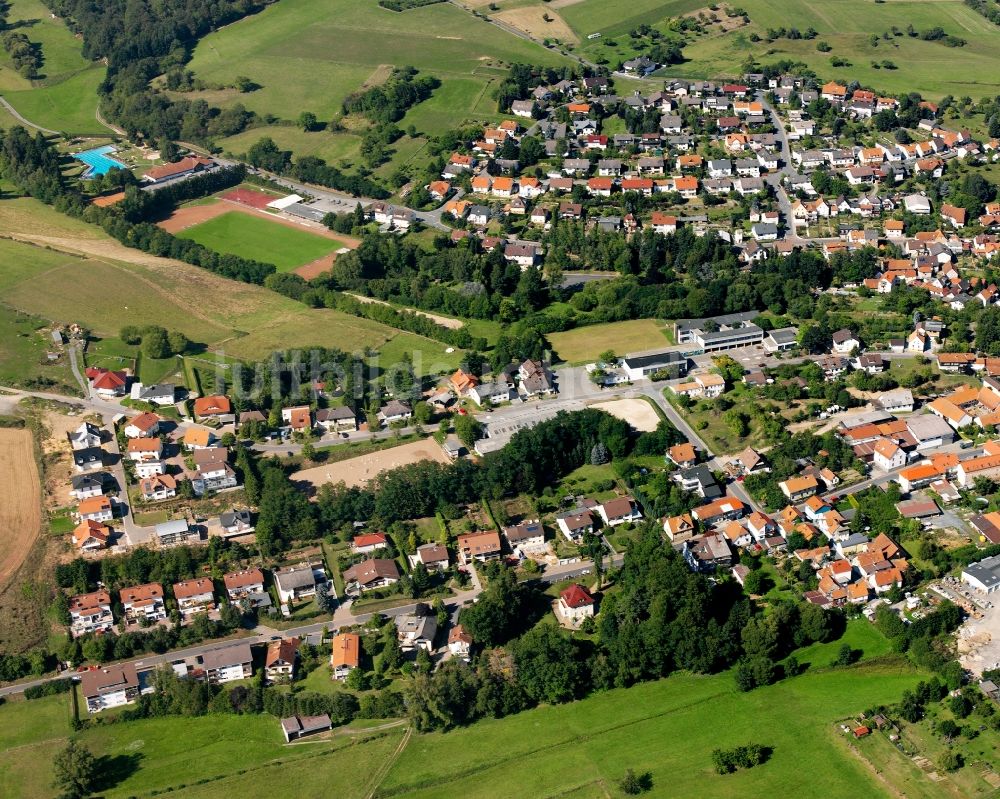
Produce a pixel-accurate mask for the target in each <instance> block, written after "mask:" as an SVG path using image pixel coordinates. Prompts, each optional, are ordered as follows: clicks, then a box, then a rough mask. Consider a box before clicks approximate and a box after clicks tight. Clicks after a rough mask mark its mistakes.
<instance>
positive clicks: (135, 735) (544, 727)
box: [0, 622, 990, 799]
mask: <svg viewBox="0 0 1000 799" xmlns="http://www.w3.org/2000/svg"><path fill="white" fill-rule="evenodd" d="M863 628H864V629H863ZM845 641H846V642H849V643H851V645H852V646H854V647H855V648H859V649H863V650H864V652H865V658H866V659H865V661H863V662H862V663H861V664H859V665H857V666H854V667H849V668H821V663H822V662H823V661H825V659H826V654H827V653H828V652H834V651H835V650H836V648H839V645H840V643H842V642H845ZM884 648H885V642H884V640H879V638H878V636H877V633H875V632H874V630H873V629H872V628H871V627H870V626H869V625H867V623H865V622H856V623H852V624H851V625H850V626H849V628H848V632H847V634H846V636H845V637H844V638H843V639H842V641H838V642H834V643H831V644H826V645H823V646H822V647H812V648H809V649H805V650H800V652H798V653H796V654H797V656H799V660H800V662H803V663H810V666H809V668H808V670H807V671H806V672H805V674H803V675H801V676H799V677H796V678H792V679H788V680H785V681H783V682H780V683H778V684H776V685H773V686H770V687H768V688H763V689H758V690H756V691H753V692H750V693H739V692H737V691H736V689H735V687H734V685H733V680H732V676H731V675H730V674H728V673H724V674H719V675H714V676H696V675H690V674H676V675H673V676H671V677H669V678H668V679H665V680H660V681H657V682H651V683H645V684H642V685H638V686H634V687H632V688H629V689H618V690H613V691H608V692H605V693H601V694H597V695H594V696H592V697H590V698H588V699H586V700H583V701H580V702H575V703H571V704H568V705H561V706H556V707H540V708H537V709H535V710H532V711H528V712H525V713H521V714H519V715H517V716H512V717H510V718H507V719H501V720H487V721H483V722H480V723H477V724H475V725H474V726H472V727H469V728H464V729H459V730H455V731H453V732H450V733H445V734H429V735H414V736H412V737H411V738H409V740H408V742H406V744H405V747H403V748H402V750H401V753H400V754H398V759H397V750H398V749H399V746H400V744H401V743H403V741H402V736H403V735H404V731H403V728H401V727H400V728H392V729H388V730H383V731H381V732H379V731H373V737H371V738H364V737H360V736H359V737H358V738H354V737H353V736H347V735H343V736H341V735H338V736H335V737H334V738H333V739H332V741H323V742H315V743H309V744H303V745H301V746H291V747H289V746H284V745H283V744H282V742H281V736H280V733H279V730H278V723H277V720H276V719H274V718H271V717H269V716H228V715H212V716H206V717H202V718H190V719H189V718H177V717H172V718H162V719H148V720H143V721H137V722H129V723H124V724H113V725H106V726H99V727H94V728H90V729H87V730H85V731H83V732H82V733H81V734H80V739H81V741H82V742H83V743H84V744H85V745H86V746H88V747H89V748H90V749H91V750H92V751H93V752H94V754H95V755H97V756H98V758H100V762H101V763H102V770H103V771H104V773H106V774H108V775H109V778H108V779H107V780H106V784H104V785H102V786H100V789H99V790H100V793H101V795H103V796H106V797H107V799H125V797H129V796H150V795H153V794H154V793H157V794H158V793H164V792H169V793H170V795H172V796H179V797H184V799H210V797H218V796H239V795H254V796H256V795H261V796H263V795H269V794H270V793H271V792H272V791H277V790H278V789H279V788H280V790H281V792H282V793H283V795H287V796H289V797H290V798H291V799H299V798H300V797H301V799H311V797H313V796H316V795H320V794H326V793H329V794H331V795H336V796H343V797H345V799H353V797H359V798H360V797H362V796H369V795H372V794H374V796H376V797H389V796H405V797H439V796H440V797H451V796H467V797H470V799H477V798H478V797H482V798H483V799H493V797H496V796H532V797H555V796H574V797H581V798H582V797H587V799H597V797H608V796H618V795H619V792H618V789H617V781H618V780H619V779H620V777H621V775H622V774H623V773H624V771H625V770H626V769H629V768H631V769H634V770H635V771H636V772H637V773H644V772H647V771H648V772H649V773H650V776H651V778H652V783H653V785H652V789H651V790H650V792H649V793H648V794H647V795H648V796H652V797H660V796H662V797H668V796H669V797H699V799H700V798H701V797H706V798H707V799H712V797H730V796H770V795H786V796H794V797H796V799H800V798H801V799H811V798H812V797H816V798H817V799H827V798H828V797H831V796H871V797H889V796H892V795H897V796H898V795H899V794H892V793H891V792H890V791H889V790H888V789H887V787H886V785H885V783H883V782H881V781H880V779H879V778H878V777H877V776H876V774H875V770H874V769H873V768H872V767H871V766H870V765H869V764H868V763H867V762H866V761H865V760H863V759H861V758H860V757H859V756H858V754H857V753H856V751H855V750H854V748H853V747H854V746H860V747H861V748H862V752H863V754H864V755H865V757H866V758H868V760H870V761H871V762H873V763H875V764H877V768H878V769H880V770H883V769H884V770H886V774H887V775H889V776H891V775H892V774H893V773H894V771H893V769H895V768H896V767H897V766H898V767H899V769H901V770H903V769H906V768H907V767H908V763H909V761H908V760H906V758H904V757H902V756H900V755H898V753H896V757H897V758H899V760H898V762H890V761H892V758H891V757H890V755H891V754H892V750H891V749H889V750H886V751H885V752H882V751H878V750H876V751H875V752H874V753H873V752H871V751H869V750H868V749H867V748H866V747H870V746H872V744H873V742H862V744H855V743H854V742H853V741H851V742H849V741H847V740H846V739H845V737H844V735H843V734H842V733H841V732H840V731H839V729H838V727H837V724H836V722H838V721H839V720H841V719H844V718H847V717H849V716H851V715H853V714H855V713H858V712H860V711H862V710H864V709H866V708H868V707H870V706H872V705H875V704H879V703H891V702H893V701H896V700H897V699H898V698H899V696H900V695H901V694H902V692H903V691H904V690H905V689H907V688H911V687H912V686H913V685H914V684H915V683H916V682H917V681H918V680H919V679H920V678H921V676H922V675H921V674H920V673H919V672H916V671H914V670H913V669H912V668H910V667H909V666H907V665H903V664H902V663H898V662H896V661H893V660H891V659H890V660H886V659H882V660H877V661H873V660H871V659H870V658H871V656H872V655H876V654H880V653H881V652H882V651H883V650H884ZM323 671H325V670H317V674H318V677H317V679H320V680H323V684H322V685H309V686H308V687H310V688H316V689H320V690H324V689H325V690H329V685H328V680H327V679H326V676H325V674H324V673H323ZM68 716H69V699H68V697H66V696H57V697H49V698H46V699H43V700H39V701H36V702H31V703H26V702H21V701H14V702H11V703H9V704H8V705H6V706H4V707H0V722H3V723H2V724H0V750H2V751H0V779H2V780H3V784H4V796H5V797H7V796H9V797H11V799H43V797H48V796H50V795H51V789H50V787H49V779H50V776H49V775H50V773H51V765H50V764H51V758H52V756H53V755H54V754H55V752H57V751H58V750H59V749H60V748H61V747H62V746H63V745H64V743H65V740H66V736H67V735H68V734H69V725H68V723H67V722H68ZM723 720H724V721H723ZM919 734H920V733H919V731H916V730H915V731H913V738H914V740H915V741H918V742H920V743H921V745H923V746H925V747H926V748H928V749H932V747H933V742H931V741H926V740H924V739H923V738H920V737H918V735H919ZM748 741H754V742H757V743H760V744H762V745H765V746H768V747H771V748H772V750H773V751H772V754H771V757H770V759H769V760H768V761H767V762H766V763H765V764H764V765H762V766H760V767H758V768H755V769H752V770H750V771H741V772H738V773H736V774H731V775H726V776H719V775H717V774H715V772H714V770H713V769H712V766H711V751H712V749H714V748H716V747H722V748H729V747H732V746H736V745H739V744H743V743H746V742H748ZM989 743H990V742H989V741H985V740H984V741H979V740H975V741H972V742H970V743H969V744H968V745H967V746H968V748H969V749H970V752H972V750H975V751H976V752H977V753H980V756H984V757H985V756H988V755H989V752H987V750H988V749H989V746H988V744H989ZM983 752H985V753H986V755H983V754H982V753H983ZM932 754H933V753H932ZM362 763H363V764H364V765H365V767H364V768H363V769H361V770H360V771H359V769H358V766H359V764H362ZM803 764H808V768H804V767H803ZM974 771H975V769H974V768H969V767H967V768H966V769H964V770H963V771H961V772H959V773H958V774H957V775H954V776H952V777H950V778H949V780H950V782H948V783H944V784H937V783H934V782H932V781H931V780H930V779H928V778H926V777H922V778H921V775H920V774H919V772H918V773H916V774H911V775H909V778H908V781H907V782H906V783H903V782H900V783H899V784H898V787H900V788H902V787H903V785H904V784H905V786H906V790H905V795H906V796H920V797H928V799H942V798H943V797H946V796H952V795H969V796H971V795H987V794H986V793H983V792H980V791H977V792H975V793H973V792H972V791H969V790H965V791H964V792H960V793H958V794H955V793H953V791H952V790H949V789H950V788H951V787H952V784H951V783H952V782H953V783H954V786H959V787H960V788H966V787H967V786H968V785H970V784H971V781H973V780H975V779H976V774H975V773H973V772H974ZM893 784H896V783H893ZM980 784H981V783H980ZM498 786H503V788H502V790H501V789H498ZM248 791H249V793H248Z"/></svg>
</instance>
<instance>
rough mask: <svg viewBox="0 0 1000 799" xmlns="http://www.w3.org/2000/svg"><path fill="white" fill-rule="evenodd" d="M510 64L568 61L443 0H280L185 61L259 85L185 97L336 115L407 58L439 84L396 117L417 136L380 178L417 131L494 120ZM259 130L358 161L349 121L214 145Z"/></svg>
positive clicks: (219, 83) (220, 79)
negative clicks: (434, 0)
mask: <svg viewBox="0 0 1000 799" xmlns="http://www.w3.org/2000/svg"><path fill="white" fill-rule="evenodd" d="M514 62H521V63H531V64H551V65H559V64H566V63H569V61H568V60H567V59H566V58H565V57H564V56H561V55H559V54H558V53H555V52H553V51H550V50H546V49H544V48H542V47H540V46H539V45H538V44H535V43H533V42H529V41H526V40H524V39H521V38H518V37H516V36H513V35H511V34H509V33H506V32H505V31H502V30H500V29H499V28H497V27H496V26H493V25H489V24H487V23H486V22H484V21H482V20H479V19H476V18H475V17H473V16H471V15H470V14H469V13H467V12H466V11H464V10H462V9H461V8H458V7H457V6H455V5H452V4H450V3H438V4H435V5H431V6H426V7H424V8H419V9H414V10H411V11H407V12H405V13H402V14H399V13H394V12H391V11H387V10H386V9H383V8H380V7H379V6H378V4H377V2H376V0H328V1H327V2H324V3H318V2H316V0H282V2H281V3H278V4H275V5H273V6H271V7H269V8H267V9H266V10H265V11H263V12H261V13H260V14H256V15H254V16H253V17H250V18H247V19H245V20H242V21H241V22H238V23H235V24H233V25H229V26H226V27H225V28H223V29H222V30H220V31H218V32H216V33H213V34H211V35H210V36H208V37H206V38H205V39H203V40H202V41H201V42H200V43H199V44H198V46H197V47H196V48H195V53H194V58H193V59H192V61H191V68H192V69H193V70H194V72H195V74H196V75H197V76H198V77H199V78H201V79H202V80H204V81H206V82H207V83H209V84H212V85H215V86H216V87H226V86H230V85H231V84H232V83H233V81H234V80H235V78H236V77H237V76H238V75H246V76H247V77H250V78H251V79H253V80H254V81H255V82H256V83H257V84H259V85H260V87H261V88H259V89H257V90H256V91H253V92H249V93H246V94H240V93H238V92H236V91H234V90H232V89H221V88H214V89H212V90H211V91H206V92H200V93H195V94H194V95H186V96H188V97H198V96H202V97H204V98H205V99H206V100H208V101H209V102H212V103H214V104H219V105H222V106H228V105H232V104H234V103H237V102H239V103H242V104H243V105H244V106H246V107H247V108H248V109H250V110H253V111H257V112H258V113H260V114H273V115H275V116H277V117H280V118H282V119H285V120H294V119H296V118H297V117H298V115H299V113H300V112H301V111H303V110H307V111H312V112H313V113H315V114H316V115H317V116H318V118H319V119H320V120H321V121H328V120H331V119H334V118H336V117H339V116H340V112H341V104H342V103H343V100H344V98H346V97H347V96H348V95H349V94H350V93H352V92H354V91H357V90H358V89H360V88H361V87H362V86H363V85H373V84H377V83H379V82H381V81H383V80H385V78H386V77H387V76H388V75H389V73H390V71H391V67H393V66H397V67H401V66H407V65H408V66H414V67H416V68H417V69H418V70H420V71H421V72H422V73H425V74H433V75H435V76H436V77H438V78H439V79H440V80H441V86H440V87H439V88H438V89H436V90H435V92H434V94H433V96H432V97H431V98H430V99H428V100H426V101H424V102H423V103H420V104H419V105H417V106H415V107H413V108H411V109H410V110H409V111H408V113H407V114H406V116H405V117H404V118H403V119H402V120H401V121H400V122H399V123H398V124H399V126H400V127H401V128H403V129H406V128H407V127H408V126H409V125H414V126H415V127H416V129H417V130H418V132H419V133H420V134H421V135H420V136H418V137H417V138H415V139H408V138H404V139H401V140H399V141H397V142H395V143H394V144H393V149H394V150H395V151H396V153H395V155H394V156H393V158H392V160H391V161H390V162H389V163H387V164H385V165H383V166H381V167H379V168H378V169H376V170H375V175H376V176H377V177H386V176H387V175H389V174H390V173H391V172H392V171H394V170H395V169H397V168H399V167H400V166H402V165H404V164H406V163H409V162H410V161H412V160H414V159H418V158H419V157H420V154H421V153H422V152H423V148H424V146H425V144H426V136H428V135H437V134H440V133H443V132H444V131H446V130H450V129H452V128H454V127H456V126H458V125H460V124H463V123H465V122H467V121H470V120H479V121H484V122H485V121H487V120H489V119H491V118H495V117H496V114H497V109H496V103H495V101H494V100H493V99H492V97H491V90H492V88H493V86H494V85H495V84H496V82H497V81H499V80H500V79H502V77H503V75H504V74H505V73H506V70H507V65H508V64H510V63H514ZM265 135H266V136H270V137H272V138H273V139H274V140H275V141H276V142H277V143H278V144H279V145H280V146H282V147H285V148H289V149H292V150H293V151H294V152H295V153H296V154H301V155H318V156H320V157H322V158H324V159H326V160H327V161H328V162H330V163H335V164H336V163H339V162H344V163H341V164H340V165H341V166H348V165H350V166H356V165H357V161H358V147H359V144H360V136H359V135H358V132H357V131H356V130H353V128H351V129H348V130H346V131H338V132H336V133H331V132H328V131H319V132H314V133H303V132H302V131H300V130H296V129H294V128H285V127H281V126H277V125H270V126H266V127H261V128H255V129H253V130H250V131H245V132H244V133H241V134H238V135H236V136H232V137H230V138H227V139H223V140H221V141H220V142H219V144H220V146H222V147H223V148H224V149H225V150H227V151H229V152H233V153H240V152H245V151H246V149H247V148H248V147H249V146H250V145H251V144H253V143H254V142H256V141H257V140H258V139H259V138H260V137H261V136H265Z"/></svg>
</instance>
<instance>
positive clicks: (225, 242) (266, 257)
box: [177, 211, 344, 272]
mask: <svg viewBox="0 0 1000 799" xmlns="http://www.w3.org/2000/svg"><path fill="white" fill-rule="evenodd" d="M177 235H178V237H179V238H182V239H191V240H192V241H196V242H198V243H199V244H203V245H204V246H206V247H208V248H209V249H212V250H215V251H216V252H223V253H229V254H230V255H238V256H240V257H241V258H250V259H253V260H255V261H262V262H264V263H267V264H274V265H275V266H276V267H278V271H280V272H289V271H291V270H292V269H295V268H296V267H299V266H303V265H304V264H308V263H311V262H312V261H315V260H318V259H319V258H322V257H323V256H324V255H330V254H331V253H333V252H336V251H337V250H338V249H340V248H341V247H342V246H344V245H343V244H342V243H341V242H339V241H334V240H333V239H328V238H326V237H324V236H317V235H316V234H315V233H309V232H307V231H305V230H296V229H295V228H290V227H288V226H287V225H280V224H278V223H277V222H269V221H268V220H266V219H263V218H261V217H258V216H251V215H249V214H244V213H240V212H239V211H230V212H228V213H225V214H222V215H221V216H217V217H215V218H214V219H209V220H208V221H206V222H202V223H201V224H199V225H194V226H193V227H189V228H187V229H185V230H183V231H181V232H180V233H178V234H177Z"/></svg>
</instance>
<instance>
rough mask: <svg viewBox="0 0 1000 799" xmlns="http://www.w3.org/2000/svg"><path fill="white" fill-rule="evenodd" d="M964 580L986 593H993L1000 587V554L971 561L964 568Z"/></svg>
mask: <svg viewBox="0 0 1000 799" xmlns="http://www.w3.org/2000/svg"><path fill="white" fill-rule="evenodd" d="M962 582H963V583H966V584H967V585H970V586H972V587H973V588H975V589H976V590H977V591H982V592H983V593H984V594H992V593H993V592H994V591H996V590H997V589H998V588H1000V555H993V556H992V557H989V558H983V559H982V560H981V561H979V562H978V563H970V564H969V565H968V566H966V567H965V568H964V569H962Z"/></svg>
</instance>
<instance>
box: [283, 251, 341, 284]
mask: <svg viewBox="0 0 1000 799" xmlns="http://www.w3.org/2000/svg"><path fill="white" fill-rule="evenodd" d="M336 260H337V255H336V253H334V254H333V255H324V256H323V257H322V258H318V259H317V260H315V261H312V262H311V263H308V264H304V265H302V266H300V267H298V268H296V269H293V270H292V272H294V273H295V274H296V275H298V276H299V277H301V278H302V279H303V280H312V279H313V278H314V277H319V276H320V275H322V274H324V273H326V272H329V271H330V270H331V269H333V262H334V261H336Z"/></svg>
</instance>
